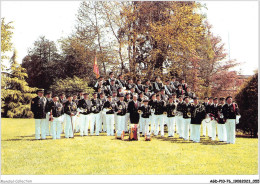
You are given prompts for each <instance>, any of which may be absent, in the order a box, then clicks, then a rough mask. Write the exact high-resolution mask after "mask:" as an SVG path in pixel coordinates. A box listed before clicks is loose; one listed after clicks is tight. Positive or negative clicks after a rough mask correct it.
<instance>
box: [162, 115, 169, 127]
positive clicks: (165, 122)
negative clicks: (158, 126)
mask: <svg viewBox="0 0 260 184" xmlns="http://www.w3.org/2000/svg"><path fill="white" fill-rule="evenodd" d="M166 118H167V114H163V119H164V123H163V125H167V126H168V121H166Z"/></svg>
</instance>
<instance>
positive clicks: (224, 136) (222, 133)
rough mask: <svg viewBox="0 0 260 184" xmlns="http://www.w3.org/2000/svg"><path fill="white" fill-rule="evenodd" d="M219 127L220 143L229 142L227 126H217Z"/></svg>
mask: <svg viewBox="0 0 260 184" xmlns="http://www.w3.org/2000/svg"><path fill="white" fill-rule="evenodd" d="M217 127H218V140H219V141H225V142H226V141H227V131H226V125H225V124H217Z"/></svg>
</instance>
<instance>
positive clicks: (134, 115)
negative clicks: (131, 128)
mask: <svg viewBox="0 0 260 184" xmlns="http://www.w3.org/2000/svg"><path fill="white" fill-rule="evenodd" d="M140 106H141V103H140V102H139V101H136V103H135V102H134V101H133V100H132V101H131V102H129V104H128V112H129V113H130V122H131V123H133V124H138V123H139V118H140V117H139V114H138V108H139V107H140Z"/></svg>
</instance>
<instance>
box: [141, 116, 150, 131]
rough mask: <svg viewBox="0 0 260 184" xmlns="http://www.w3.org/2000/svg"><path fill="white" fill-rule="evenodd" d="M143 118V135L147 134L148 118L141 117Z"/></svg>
mask: <svg viewBox="0 0 260 184" xmlns="http://www.w3.org/2000/svg"><path fill="white" fill-rule="evenodd" d="M142 120H143V135H145V134H146V135H147V134H149V122H150V118H142Z"/></svg>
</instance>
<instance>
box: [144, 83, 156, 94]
mask: <svg viewBox="0 0 260 184" xmlns="http://www.w3.org/2000/svg"><path fill="white" fill-rule="evenodd" d="M145 87H148V89H149V92H152V91H153V89H154V88H153V86H152V85H151V84H150V85H146V84H145V85H144V88H145Z"/></svg>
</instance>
